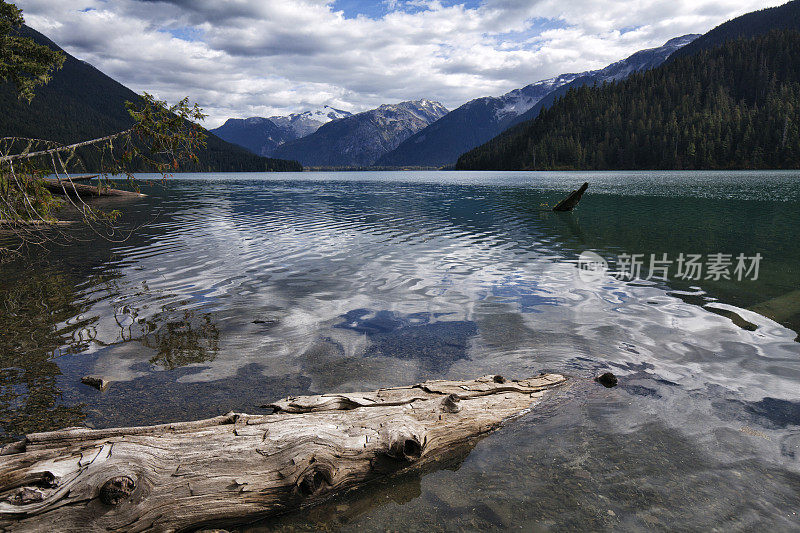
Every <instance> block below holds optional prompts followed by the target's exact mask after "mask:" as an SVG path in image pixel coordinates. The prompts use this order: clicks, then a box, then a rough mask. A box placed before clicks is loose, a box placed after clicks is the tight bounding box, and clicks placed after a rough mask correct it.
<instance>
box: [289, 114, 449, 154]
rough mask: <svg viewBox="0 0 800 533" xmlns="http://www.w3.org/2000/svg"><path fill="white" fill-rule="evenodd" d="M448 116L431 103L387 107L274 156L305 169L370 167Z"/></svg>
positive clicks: (349, 119) (355, 117) (341, 121)
mask: <svg viewBox="0 0 800 533" xmlns="http://www.w3.org/2000/svg"><path fill="white" fill-rule="evenodd" d="M445 114H447V108H445V107H444V106H443V105H442V104H440V103H438V102H432V101H430V100H418V101H413V102H400V103H399V104H385V105H382V106H380V107H379V108H377V109H373V110H371V111H365V112H363V113H358V114H356V115H352V116H350V117H346V118H342V119H339V120H334V121H332V122H328V123H327V124H325V125H323V126H322V127H320V128H319V129H318V130H317V131H316V132H314V133H312V134H311V135H308V136H306V137H303V138H301V139H297V140H295V141H291V142H288V143H286V144H283V145H281V146H279V147H278V148H277V149H276V150H275V152H274V155H275V156H276V157H282V158H288V159H296V160H297V161H300V162H301V163H302V164H303V165H306V166H323V167H359V166H370V165H372V164H374V163H375V161H376V160H377V159H378V158H379V157H380V156H382V155H383V154H385V153H386V152H388V151H390V150H392V149H394V148H395V147H396V146H397V145H398V144H400V143H401V142H403V141H404V140H405V139H407V138H408V137H409V136H411V135H413V134H414V133H416V132H418V131H419V130H421V129H422V128H424V127H425V126H427V125H428V124H430V123H432V122H434V121H436V120H438V119H439V118H441V117H443V116H444V115H445Z"/></svg>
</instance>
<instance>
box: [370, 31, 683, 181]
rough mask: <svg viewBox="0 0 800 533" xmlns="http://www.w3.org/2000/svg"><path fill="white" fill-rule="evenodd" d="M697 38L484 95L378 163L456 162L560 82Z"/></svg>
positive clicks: (587, 79)
mask: <svg viewBox="0 0 800 533" xmlns="http://www.w3.org/2000/svg"><path fill="white" fill-rule="evenodd" d="M696 37H698V36H697V35H694V34H689V35H684V36H681V37H675V38H673V39H670V40H668V41H667V42H666V43H665V44H664V45H662V46H660V47H656V48H651V49H647V50H640V51H638V52H635V53H634V54H631V55H630V56H628V57H627V58H625V59H622V60H620V61H617V62H615V63H612V64H610V65H608V66H606V67H604V68H602V69H598V70H594V71H586V72H581V73H572V74H560V75H559V76H556V77H554V78H549V79H545V80H541V81H537V82H534V83H531V84H529V85H526V86H525V87H522V88H520V89H514V90H512V91H509V92H508V93H505V94H503V95H501V96H497V97H493V96H484V97H481V98H476V99H474V100H470V101H469V102H467V103H466V104H464V105H462V106H460V107H458V108H456V109H455V110H453V111H451V112H450V113H449V114H448V115H446V116H445V117H442V118H441V119H440V120H439V121H437V122H434V123H433V124H431V125H430V126H428V127H427V128H425V129H423V130H422V131H420V132H417V133H416V134H414V135H412V136H411V137H409V138H408V139H406V140H405V141H404V142H403V143H401V144H400V145H398V147H397V148H395V149H394V150H392V151H391V152H389V153H388V154H386V155H384V156H382V157H381V158H380V159H379V160H378V161H377V162H376V164H377V165H381V166H444V165H450V164H453V163H455V161H456V159H458V156H460V155H461V154H462V153H464V152H466V151H468V150H470V149H471V148H474V147H476V146H479V145H480V144H483V143H484V142H486V141H488V140H489V139H491V138H493V137H495V136H497V135H499V134H501V133H502V132H503V131H505V130H506V129H508V128H509V127H511V126H513V125H514V124H516V123H518V122H520V117H522V116H523V115H527V114H529V113H530V111H531V109H534V108H536V109H537V112H538V110H539V109H541V105H540V102H542V101H546V100H548V99H549V98H550V95H552V94H554V92H557V91H560V90H561V88H562V87H567V86H569V87H574V86H576V85H581V84H586V83H592V82H595V81H598V80H600V81H615V80H617V79H621V78H624V77H625V76H628V75H630V74H631V73H632V72H637V71H640V70H643V69H649V68H653V66H654V65H658V64H661V63H662V62H663V61H665V60H666V59H667V58H668V57H669V56H670V55H671V54H672V53H673V52H674V50H675V49H676V48H680V47H681V46H685V44H686V43H687V42H690V41H691V40H692V39H694V38H696Z"/></svg>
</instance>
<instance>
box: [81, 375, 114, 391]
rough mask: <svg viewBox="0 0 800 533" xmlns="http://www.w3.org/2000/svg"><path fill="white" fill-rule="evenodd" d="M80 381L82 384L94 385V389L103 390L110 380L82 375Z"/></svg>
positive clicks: (109, 383)
mask: <svg viewBox="0 0 800 533" xmlns="http://www.w3.org/2000/svg"><path fill="white" fill-rule="evenodd" d="M81 383H83V384H84V385H89V386H90V387H94V388H95V389H97V390H99V391H100V392H104V391H105V390H106V389H107V388H108V386H109V385H111V382H110V381H108V380H107V379H103V378H100V377H97V376H83V377H82V378H81Z"/></svg>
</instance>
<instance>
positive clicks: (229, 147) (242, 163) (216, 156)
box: [0, 26, 302, 172]
mask: <svg viewBox="0 0 800 533" xmlns="http://www.w3.org/2000/svg"><path fill="white" fill-rule="evenodd" d="M19 31H20V34H21V35H23V36H25V37H30V38H32V39H33V40H35V41H36V42H37V43H39V44H43V45H46V46H48V47H50V48H52V49H54V50H61V48H59V47H58V46H57V45H56V44H55V43H53V42H52V41H51V40H49V39H48V38H47V37H45V36H44V35H42V34H41V33H39V32H37V31H35V30H33V29H32V28H29V27H27V26H26V27H23V28H21V29H20V30H19ZM62 52H63V50H62ZM64 55H65V56H66V61H65V62H64V67H63V68H62V69H61V70H59V71H58V72H56V73H55V74H54V75H53V79H52V80H51V81H50V83H49V84H47V85H45V86H43V87H39V88H38V89H37V90H36V96H35V97H34V99H33V101H32V102H31V103H30V104H28V103H27V102H25V101H20V100H19V99H18V98H17V95H16V91H15V90H14V88H13V87H12V86H11V85H10V84H2V85H0V110H2V112H0V137H11V136H16V137H31V138H37V139H49V140H53V141H56V142H59V143H63V144H70V143H74V142H79V141H84V140H89V139H94V138H97V137H102V136H105V135H108V134H111V133H115V132H118V131H122V130H125V129H127V128H129V127H130V126H131V125H132V124H133V120H132V119H131V117H130V115H128V112H127V110H126V108H125V102H126V101H130V102H139V101H140V98H139V96H138V95H137V94H136V93H134V92H133V91H131V90H130V89H128V88H127V87H125V86H124V85H122V84H120V83H118V82H117V81H115V80H113V79H111V78H110V77H108V76H106V75H105V74H103V73H102V72H100V71H99V70H97V69H96V68H94V67H93V66H91V65H90V64H88V63H86V62H84V61H80V60H78V59H76V58H75V57H73V56H71V55H69V54H67V53H66V52H64ZM206 143H207V147H206V148H205V149H203V150H201V151H199V152H198V157H199V158H200V163H199V164H197V165H193V166H187V167H185V170H203V171H207V170H214V171H232V172H233V171H265V170H302V167H301V166H300V165H299V164H298V163H296V162H294V161H282V160H276V159H268V158H264V157H258V156H256V155H253V154H251V153H250V152H248V151H247V150H245V149H243V148H241V147H239V146H236V145H233V144H230V143H227V142H225V141H223V140H222V139H220V138H219V137H217V136H215V135H213V134H210V135H209V136H208V138H207V139H206ZM78 155H79V156H80V157H83V158H84V160H85V163H86V166H87V170H93V169H96V168H97V167H96V164H97V163H96V162H95V161H92V160H90V157H91V156H90V155H89V153H88V151H83V152H80V153H79V154H78ZM137 170H142V169H137Z"/></svg>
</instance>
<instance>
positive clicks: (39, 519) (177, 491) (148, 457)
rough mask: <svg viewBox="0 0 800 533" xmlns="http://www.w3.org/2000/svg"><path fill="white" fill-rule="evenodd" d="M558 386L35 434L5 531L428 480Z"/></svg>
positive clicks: (234, 514)
mask: <svg viewBox="0 0 800 533" xmlns="http://www.w3.org/2000/svg"><path fill="white" fill-rule="evenodd" d="M565 382H566V378H564V377H563V376H560V375H557V374H543V375H541V376H538V377H535V378H531V379H527V380H520V381H508V380H505V379H504V378H502V377H500V376H486V377H483V378H478V379H475V380H470V381H427V382H424V383H421V384H418V385H414V386H410V387H398V388H390V389H381V390H378V391H374V392H366V393H347V394H325V395H320V396H302V397H296V398H286V399H284V400H280V401H278V402H275V403H274V404H270V405H269V407H271V408H272V409H273V410H274V412H273V413H272V414H267V415H247V414H238V413H230V414H228V415H225V416H220V417H216V418H211V419H208V420H200V421H195V422H184V423H175V424H165V425H159V426H148V427H131V428H116V429H102V430H92V429H84V428H70V429H65V430H61V431H55V432H49V433H37V434H32V435H28V436H27V437H26V438H25V439H23V440H22V441H20V442H18V443H14V444H12V445H8V446H6V447H5V448H3V451H2V455H1V456H0V528H1V529H3V530H4V531H23V530H24V531H176V530H185V529H189V528H195V527H200V526H204V525H209V524H220V523H232V522H240V521H242V520H244V519H245V518H257V517H267V516H270V515H275V514H279V513H283V512H287V511H290V510H292V509H296V508H300V507H304V506H310V505H314V504H316V503H319V502H321V501H323V500H325V499H327V498H329V497H330V496H331V495H333V494H335V493H337V492H340V491H346V490H349V489H353V488H356V487H359V486H361V485H363V484H365V483H367V482H369V481H371V480H373V479H376V478H379V477H383V476H387V475H392V474H397V473H407V472H413V471H422V470H423V469H426V467H428V468H430V467H431V465H435V464H436V461H437V460H439V459H441V458H442V457H445V456H447V455H448V454H451V453H452V452H453V450H455V449H459V448H460V449H464V448H465V447H467V448H469V446H470V444H471V443H473V444H474V442H475V441H476V439H478V438H480V437H482V436H484V435H486V434H487V433H488V432H490V431H492V430H493V429H495V428H497V427H498V426H499V425H500V424H501V423H502V422H503V421H504V420H506V419H508V418H509V417H513V416H516V415H519V414H521V413H524V412H526V411H527V410H528V409H529V408H530V407H531V406H532V405H534V404H536V403H538V402H539V401H540V400H541V399H542V397H543V396H544V395H545V394H547V393H548V391H549V390H550V389H553V388H555V387H558V386H560V385H563V384H564V383H565Z"/></svg>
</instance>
